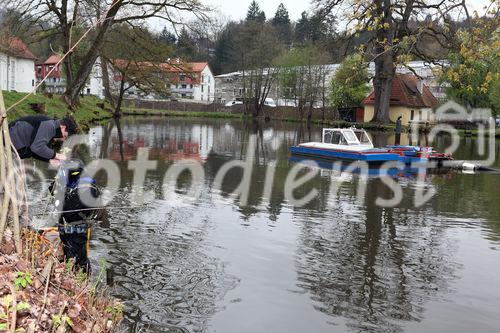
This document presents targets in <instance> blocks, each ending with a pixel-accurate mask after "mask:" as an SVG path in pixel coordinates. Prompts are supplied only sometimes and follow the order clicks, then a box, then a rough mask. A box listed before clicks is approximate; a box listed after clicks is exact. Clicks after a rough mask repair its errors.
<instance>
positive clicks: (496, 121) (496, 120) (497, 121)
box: [495, 118, 500, 127]
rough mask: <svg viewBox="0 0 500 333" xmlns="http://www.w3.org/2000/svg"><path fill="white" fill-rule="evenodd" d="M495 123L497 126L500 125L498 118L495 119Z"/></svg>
mask: <svg viewBox="0 0 500 333" xmlns="http://www.w3.org/2000/svg"><path fill="white" fill-rule="evenodd" d="M495 124H497V127H500V118H497V119H495Z"/></svg>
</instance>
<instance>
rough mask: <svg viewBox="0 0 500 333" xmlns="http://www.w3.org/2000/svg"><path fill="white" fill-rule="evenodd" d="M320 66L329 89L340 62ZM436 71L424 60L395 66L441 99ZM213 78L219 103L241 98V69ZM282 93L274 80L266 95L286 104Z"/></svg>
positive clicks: (370, 69) (371, 71) (372, 70)
mask: <svg viewBox="0 0 500 333" xmlns="http://www.w3.org/2000/svg"><path fill="white" fill-rule="evenodd" d="M322 67H323V71H324V73H326V75H325V79H326V80H325V83H326V88H327V89H329V87H330V82H331V80H332V78H333V76H334V75H335V73H336V71H337V69H338V68H339V67H340V64H327V65H322ZM410 68H411V70H410ZM438 71H439V65H434V64H430V63H427V62H424V61H410V62H409V63H407V64H406V66H397V67H396V72H397V73H399V74H409V73H413V72H415V73H416V74H417V75H418V76H420V77H421V79H422V82H423V83H424V84H425V85H427V86H428V87H429V89H430V90H431V92H432V93H433V95H434V96H435V97H437V98H438V99H442V98H444V97H446V96H445V88H446V87H444V86H443V84H441V83H440V82H439V80H438ZM267 72H268V71H267V70H266V71H264V75H267ZM368 72H369V74H370V76H373V75H374V74H375V63H373V62H371V63H370V64H369V65H368ZM215 79H216V81H217V82H216V91H215V99H216V100H217V101H218V102H219V103H226V102H228V101H231V100H241V99H242V98H243V95H244V91H243V72H242V71H237V72H232V73H226V74H221V75H217V76H216V77H215ZM369 85H370V87H372V86H373V84H372V82H370V83H369ZM247 89H248V88H247ZM247 92H248V90H247ZM282 95H283V91H282V89H281V87H280V86H279V85H278V82H277V80H276V81H275V82H274V84H273V85H272V87H271V89H270V91H269V94H268V96H269V97H270V98H272V99H273V100H274V101H275V102H276V103H277V104H278V105H286V102H288V100H285V99H283V96H282ZM292 105H293V104H292Z"/></svg>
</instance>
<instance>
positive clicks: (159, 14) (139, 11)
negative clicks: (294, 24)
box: [1, 0, 208, 108]
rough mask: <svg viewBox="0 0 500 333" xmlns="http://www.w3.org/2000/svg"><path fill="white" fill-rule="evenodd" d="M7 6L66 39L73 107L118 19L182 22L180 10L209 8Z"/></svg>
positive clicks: (191, 4) (161, 0)
mask: <svg viewBox="0 0 500 333" xmlns="http://www.w3.org/2000/svg"><path fill="white" fill-rule="evenodd" d="M1 1H2V4H3V5H4V7H5V8H7V9H8V10H11V11H17V12H19V13H21V16H22V17H23V20H27V21H30V22H31V23H33V24H35V23H36V22H39V21H40V20H42V19H43V20H46V21H48V22H50V23H51V24H52V27H51V29H52V30H56V31H57V33H59V34H60V35H61V36H62V39H63V53H64V54H67V55H66V58H65V60H64V68H65V73H66V79H67V80H66V82H67V90H66V92H65V94H64V99H65V101H66V102H67V104H68V105H69V106H70V107H71V108H75V107H76V106H77V104H78V96H79V93H80V91H81V90H82V88H83V87H84V86H85V83H86V80H87V77H88V76H89V74H90V72H91V70H92V67H93V65H94V62H95V61H96V59H97V58H98V57H99V53H100V50H101V48H102V46H103V44H104V42H105V36H106V34H107V33H108V30H109V29H110V28H111V27H112V26H113V25H114V24H116V23H125V22H126V23H127V24H130V25H135V24H138V23H141V22H143V21H144V20H146V19H149V18H160V19H164V20H166V21H168V22H171V23H173V24H182V20H181V19H180V18H179V13H190V14H192V15H194V16H196V17H204V16H205V11H206V10H207V9H208V8H207V7H206V6H204V5H202V4H201V2H200V1H199V0H112V1H98V0H60V1H56V0H34V1H33V0H20V1H6V0H1ZM82 37H84V38H86V45H85V48H84V49H83V50H80V51H81V52H82V54H81V57H80V61H79V64H78V66H77V67H76V68H75V64H74V56H75V51H76V49H75V48H74V44H75V39H76V38H82Z"/></svg>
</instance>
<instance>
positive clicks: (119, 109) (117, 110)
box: [113, 75, 125, 118]
mask: <svg viewBox="0 0 500 333" xmlns="http://www.w3.org/2000/svg"><path fill="white" fill-rule="evenodd" d="M124 94H125V76H124V75H122V80H121V82H120V94H119V95H118V99H117V101H116V107H115V113H114V114H113V116H114V117H116V118H120V117H121V116H122V102H123V95H124Z"/></svg>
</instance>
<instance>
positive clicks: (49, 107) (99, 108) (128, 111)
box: [3, 91, 500, 137]
mask: <svg viewBox="0 0 500 333" xmlns="http://www.w3.org/2000/svg"><path fill="white" fill-rule="evenodd" d="M3 94H4V100H5V104H6V107H7V108H9V107H10V106H11V105H13V104H14V103H16V102H17V101H19V100H20V99H22V98H23V97H24V96H25V95H26V94H25V93H16V92H6V91H4V92H3ZM80 102H81V104H80V107H79V108H78V110H77V111H76V112H75V119H76V120H77V121H78V123H79V124H80V126H82V127H83V128H84V129H86V128H88V127H89V126H90V124H94V123H96V122H100V121H104V120H107V119H110V118H112V117H113V116H112V114H111V111H110V110H111V109H110V107H109V105H107V104H106V103H105V102H104V101H103V100H100V99H99V98H97V97H94V96H84V97H82V98H81V100H80ZM33 105H44V106H45V114H46V115H47V116H49V117H54V118H61V117H63V116H64V115H65V114H66V113H67V112H68V108H67V106H66V104H65V103H64V101H63V100H62V99H61V96H59V95H54V96H52V97H49V96H46V95H43V94H37V95H32V96H30V97H29V98H27V99H26V100H25V101H23V102H22V103H21V104H20V105H18V106H16V107H15V109H14V110H11V111H9V112H8V120H14V119H17V118H19V117H22V116H26V115H33V114H37V112H36V111H35V110H33ZM200 110H201V109H200ZM122 113H123V115H125V116H162V117H189V118H220V119H252V117H251V116H246V115H245V114H244V113H243V112H242V111H241V110H239V109H235V110H227V109H221V110H219V111H206V110H205V111H179V110H169V109H148V108H137V107H124V108H123V112H122ZM266 114H267V115H268V116H269V119H270V120H276V121H284V122H303V123H306V122H307V119H299V118H297V117H295V116H294V115H293V114H290V115H289V116H287V115H284V114H279V115H277V116H276V117H274V116H273V115H272V113H271V112H269V111H268V112H266ZM311 123H312V124H315V125H318V126H323V127H348V126H356V127H357V128H363V129H366V130H373V131H394V128H395V125H394V124H378V123H371V122H369V123H352V122H346V121H343V120H332V119H325V120H323V119H318V118H313V119H312V120H311ZM459 134H460V135H463V136H465V135H469V134H470V135H472V136H477V134H478V133H477V130H472V131H470V132H466V131H465V130H459ZM496 137H500V129H498V128H497V130H496Z"/></svg>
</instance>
